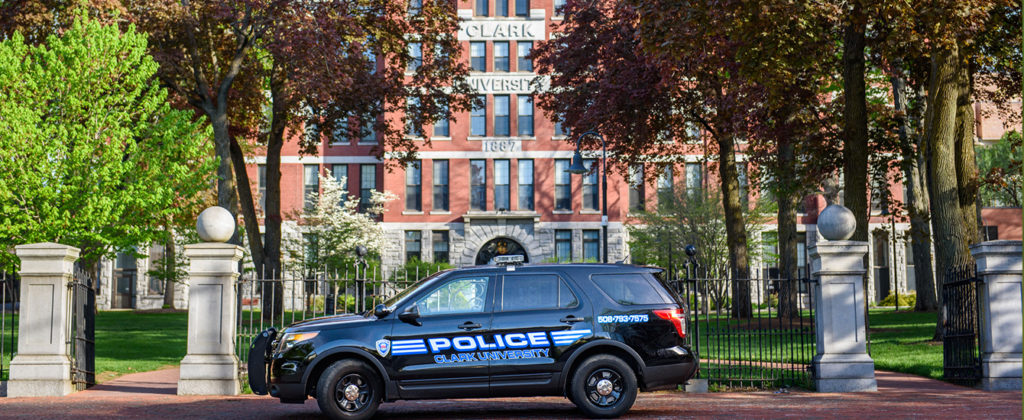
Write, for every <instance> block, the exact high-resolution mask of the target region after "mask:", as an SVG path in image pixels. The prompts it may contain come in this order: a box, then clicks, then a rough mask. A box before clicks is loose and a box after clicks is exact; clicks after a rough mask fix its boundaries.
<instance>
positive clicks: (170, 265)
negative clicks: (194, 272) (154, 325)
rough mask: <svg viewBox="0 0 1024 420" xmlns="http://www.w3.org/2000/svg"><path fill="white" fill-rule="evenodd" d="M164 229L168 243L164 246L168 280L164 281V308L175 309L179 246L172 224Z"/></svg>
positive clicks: (165, 268)
mask: <svg viewBox="0 0 1024 420" xmlns="http://www.w3.org/2000/svg"><path fill="white" fill-rule="evenodd" d="M164 228H165V229H166V230H167V242H166V243H165V244H164V261H165V263H164V270H165V271H166V272H167V278H165V279H164V307H165V308H167V309H174V285H176V284H178V281H177V280H178V278H177V277H178V252H177V251H178V249H177V246H178V245H177V244H176V243H175V240H174V229H171V226H170V224H166V225H164Z"/></svg>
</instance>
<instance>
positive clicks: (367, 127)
mask: <svg viewBox="0 0 1024 420" xmlns="http://www.w3.org/2000/svg"><path fill="white" fill-rule="evenodd" d="M374 120H375V118H370V119H368V120H367V121H366V124H364V126H363V130H362V133H363V136H362V137H360V138H359V142H360V143H377V132H376V131H375V130H374V129H373V124H374Z"/></svg>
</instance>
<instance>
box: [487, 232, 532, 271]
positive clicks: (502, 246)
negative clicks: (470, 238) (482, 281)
mask: <svg viewBox="0 0 1024 420" xmlns="http://www.w3.org/2000/svg"><path fill="white" fill-rule="evenodd" d="M498 255H522V256H523V262H524V263H528V262H530V256H529V255H527V253H526V249H525V248H523V246H522V245H520V244H519V242H516V241H514V240H512V239H509V238H494V239H491V240H490V241H487V243H485V244H484V245H483V246H482V247H480V251H478V252H477V253H476V265H486V264H487V263H489V262H490V261H491V258H494V257H495V256H498Z"/></svg>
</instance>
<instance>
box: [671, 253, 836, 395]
mask: <svg viewBox="0 0 1024 420" xmlns="http://www.w3.org/2000/svg"><path fill="white" fill-rule="evenodd" d="M700 274H704V273H702V272H701V270H694V269H692V267H691V269H683V270H679V271H669V273H668V275H669V284H671V285H672V287H673V288H674V289H675V291H676V293H678V294H679V296H680V298H681V299H683V301H684V303H686V304H687V305H688V306H689V317H688V320H689V328H690V330H689V331H690V344H691V346H692V348H693V350H694V351H695V352H696V353H697V355H698V357H699V358H700V370H699V372H698V374H697V378H698V379H707V380H708V383H709V385H717V386H723V387H730V388H758V389H768V388H775V387H789V386H798V387H803V388H809V389H811V388H813V382H812V381H813V378H814V377H813V372H812V369H811V361H812V359H813V358H814V355H815V353H816V343H817V337H816V332H815V326H814V299H813V293H812V288H811V286H812V284H811V282H810V281H809V280H807V279H796V280H790V279H729V278H706V277H703V276H701V275H700Z"/></svg>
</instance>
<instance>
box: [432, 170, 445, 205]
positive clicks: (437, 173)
mask: <svg viewBox="0 0 1024 420" xmlns="http://www.w3.org/2000/svg"><path fill="white" fill-rule="evenodd" d="M433 178H434V204H433V206H434V210H440V211H448V161H447V160H435V161H434V176H433Z"/></svg>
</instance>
